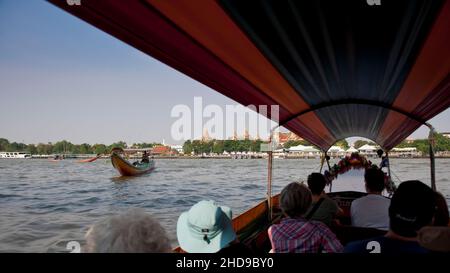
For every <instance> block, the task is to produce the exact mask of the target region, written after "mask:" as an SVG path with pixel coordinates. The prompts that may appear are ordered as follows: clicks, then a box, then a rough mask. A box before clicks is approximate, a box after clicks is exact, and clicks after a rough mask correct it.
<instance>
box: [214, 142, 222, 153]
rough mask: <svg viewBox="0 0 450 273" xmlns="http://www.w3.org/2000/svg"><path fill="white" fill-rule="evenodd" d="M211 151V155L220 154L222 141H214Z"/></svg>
mask: <svg viewBox="0 0 450 273" xmlns="http://www.w3.org/2000/svg"><path fill="white" fill-rule="evenodd" d="M212 150H213V153H216V154H222V153H223V151H224V144H223V140H216V141H214V144H213V148H212Z"/></svg>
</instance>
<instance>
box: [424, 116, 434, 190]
mask: <svg viewBox="0 0 450 273" xmlns="http://www.w3.org/2000/svg"><path fill="white" fill-rule="evenodd" d="M426 125H427V126H428V128H430V134H429V135H428V142H429V145H430V172H431V188H432V189H433V190H434V191H436V164H435V159H434V144H435V143H434V142H435V138H434V134H435V130H434V128H433V126H431V124H429V123H427V124H426Z"/></svg>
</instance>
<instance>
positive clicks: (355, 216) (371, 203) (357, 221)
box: [350, 168, 390, 230]
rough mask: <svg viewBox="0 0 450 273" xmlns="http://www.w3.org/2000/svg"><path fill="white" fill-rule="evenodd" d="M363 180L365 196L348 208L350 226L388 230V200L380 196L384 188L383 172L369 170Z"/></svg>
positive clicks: (374, 169)
mask: <svg viewBox="0 0 450 273" xmlns="http://www.w3.org/2000/svg"><path fill="white" fill-rule="evenodd" d="M364 180H365V187H366V191H367V195H366V196H364V197H361V198H358V199H356V200H354V201H353V202H352V204H351V207H350V214H351V221H352V226H356V227H367V228H376V229H381V230H388V229H389V214H388V208H389V204H390V200H389V199H388V198H386V197H384V196H383V195H381V194H382V192H383V190H384V187H385V183H384V172H383V171H382V170H381V169H378V168H369V169H367V170H366V172H365V174H364Z"/></svg>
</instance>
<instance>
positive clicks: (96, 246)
mask: <svg viewBox="0 0 450 273" xmlns="http://www.w3.org/2000/svg"><path fill="white" fill-rule="evenodd" d="M170 251H171V246H170V242H169V239H168V237H167V234H166V232H165V230H164V229H163V228H162V226H161V225H160V223H159V221H158V220H156V219H155V218H153V217H152V216H151V215H149V214H147V213H145V212H144V210H142V209H132V210H130V211H128V212H126V213H123V214H119V215H115V216H110V217H107V218H105V219H103V220H101V221H100V222H98V223H96V224H95V225H94V226H92V227H91V228H90V229H89V231H88V232H87V233H86V247H85V252H96V253H164V252H170Z"/></svg>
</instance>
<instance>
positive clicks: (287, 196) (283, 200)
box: [280, 182, 312, 218]
mask: <svg viewBox="0 0 450 273" xmlns="http://www.w3.org/2000/svg"><path fill="white" fill-rule="evenodd" d="M311 202H312V197H311V191H310V190H309V189H308V188H307V187H306V186H305V185H303V184H300V183H297V182H293V183H290V184H288V185H287V186H286V187H284V189H283V190H282V191H281V194H280V208H281V210H282V211H283V212H284V213H285V214H286V215H287V216H289V217H292V218H295V217H300V216H303V215H304V214H305V213H306V211H307V210H308V209H309V207H310V206H311Z"/></svg>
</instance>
